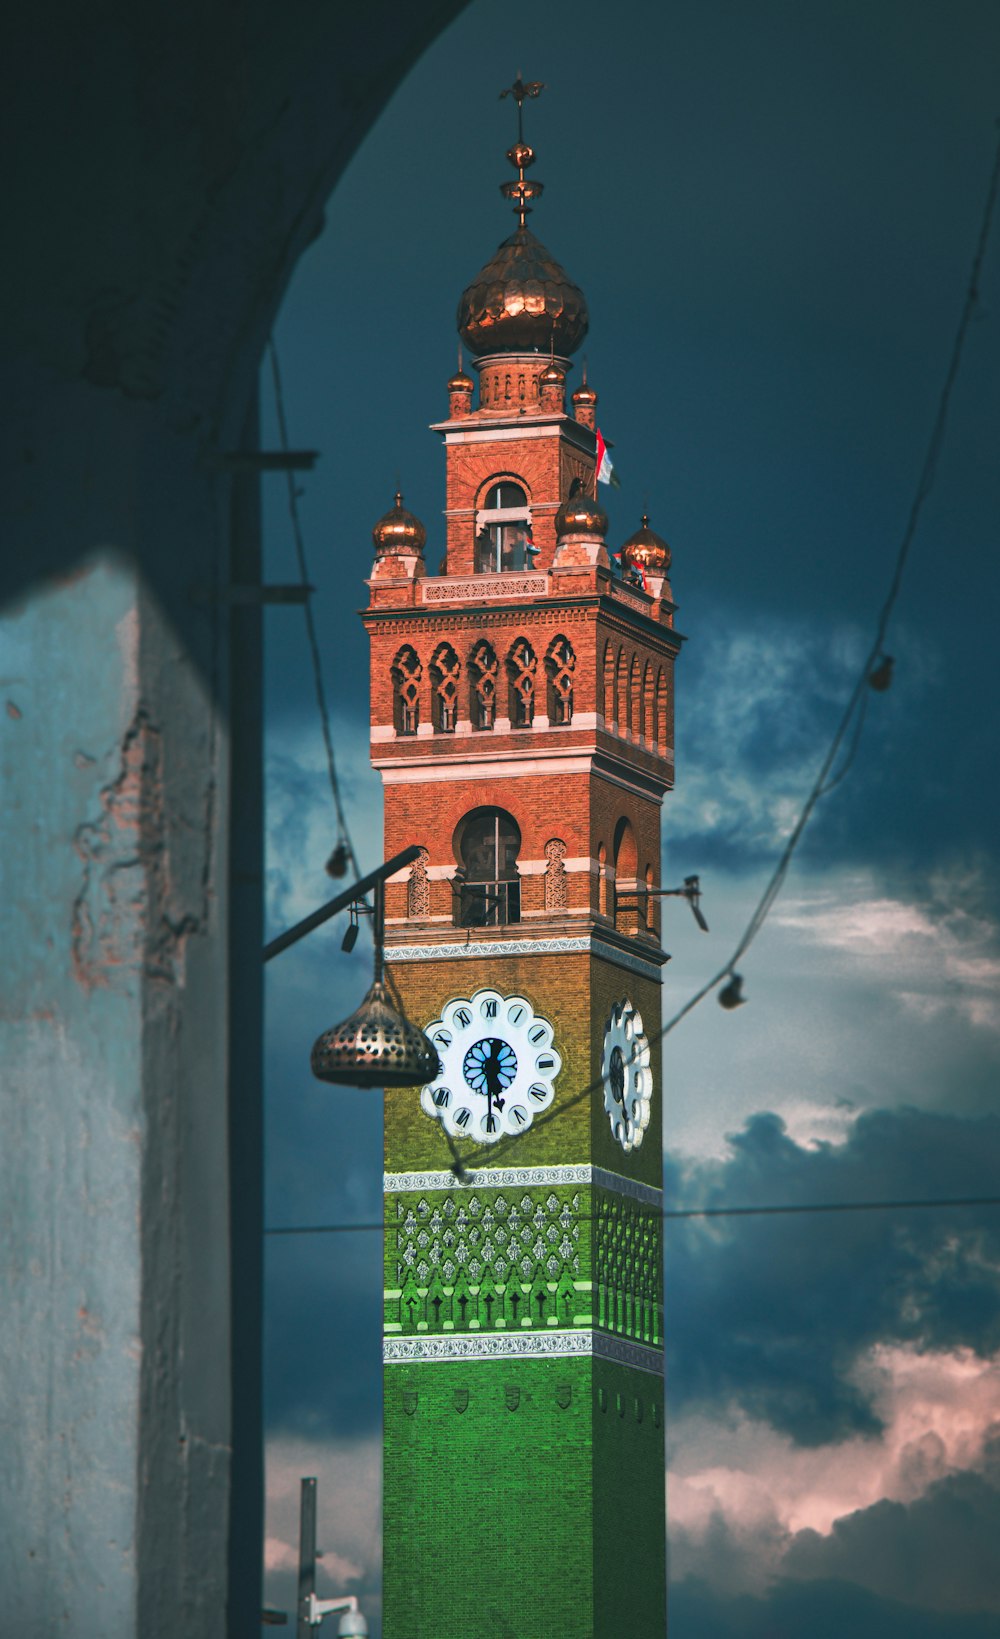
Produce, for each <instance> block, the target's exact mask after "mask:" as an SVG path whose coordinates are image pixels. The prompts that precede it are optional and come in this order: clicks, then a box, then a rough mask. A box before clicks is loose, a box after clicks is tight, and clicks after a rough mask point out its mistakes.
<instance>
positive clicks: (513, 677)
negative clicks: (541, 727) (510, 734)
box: [507, 637, 538, 728]
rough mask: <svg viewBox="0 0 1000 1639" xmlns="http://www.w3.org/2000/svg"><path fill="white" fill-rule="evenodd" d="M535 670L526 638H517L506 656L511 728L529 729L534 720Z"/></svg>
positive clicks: (534, 663)
mask: <svg viewBox="0 0 1000 1639" xmlns="http://www.w3.org/2000/svg"><path fill="white" fill-rule="evenodd" d="M537 669H538V662H537V661H536V659H535V651H534V649H533V648H532V647H531V644H530V643H529V642H528V640H527V638H524V637H519V638H518V640H517V642H516V643H515V644H514V646H513V647H512V649H511V651H510V654H509V655H508V656H507V683H508V693H509V696H510V700H509V710H508V716H509V717H510V721H511V727H512V728H530V727H531V725H532V723H533V722H534V720H535V673H536V671H537Z"/></svg>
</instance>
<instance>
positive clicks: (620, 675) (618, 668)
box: [615, 649, 628, 734]
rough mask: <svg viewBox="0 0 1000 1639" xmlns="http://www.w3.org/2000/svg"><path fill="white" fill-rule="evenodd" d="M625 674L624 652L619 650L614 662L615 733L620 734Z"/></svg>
mask: <svg viewBox="0 0 1000 1639" xmlns="http://www.w3.org/2000/svg"><path fill="white" fill-rule="evenodd" d="M627 686H628V685H627V682H626V672H625V650H624V649H619V650H618V655H617V658H616V660H615V733H616V734H620V733H621V731H622V724H623V722H624V721H625V712H624V711H623V709H622V695H623V694H624V692H625V690H626V688H627Z"/></svg>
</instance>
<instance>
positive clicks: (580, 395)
mask: <svg viewBox="0 0 1000 1639" xmlns="http://www.w3.org/2000/svg"><path fill="white" fill-rule="evenodd" d="M572 397H573V403H574V404H596V403H597V394H596V393H595V392H594V389H593V387H588V386H587V383H586V382H584V383H583V385H582V386H581V387H575V388H574V389H573V394H572Z"/></svg>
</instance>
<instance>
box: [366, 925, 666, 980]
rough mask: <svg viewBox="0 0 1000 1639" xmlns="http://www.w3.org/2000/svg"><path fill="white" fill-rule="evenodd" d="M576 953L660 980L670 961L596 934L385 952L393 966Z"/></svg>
mask: <svg viewBox="0 0 1000 1639" xmlns="http://www.w3.org/2000/svg"><path fill="white" fill-rule="evenodd" d="M574 952H580V953H581V954H582V953H584V952H586V953H587V954H589V955H591V956H597V957H600V959H601V960H602V961H604V962H613V963H614V964H615V966H616V967H622V968H625V969H626V971H627V972H629V973H637V974H638V975H639V976H640V978H643V979H652V980H654V981H655V982H659V978H660V968H661V967H662V966H663V964H664V962H666V961H668V960H669V958H668V956H667V953H666V951H657V952H655V953H654V952H651V953H650V955H649V956H641V955H639V954H637V953H636V952H634V951H631V950H625V949H622V948H621V947H620V946H619V945H617V944H612V943H611V942H610V940H606V939H602V938H601V937H600V935H599V934H593V933H585V934H579V935H570V936H567V937H565V938H551V939H545V938H535V939H490V940H485V939H470V940H469V941H468V942H465V941H463V942H462V943H461V944H448V945H392V944H387V945H386V952H385V955H386V960H387V961H388V962H389V964H390V965H391V964H392V963H393V962H455V961H462V960H464V959H468V958H472V959H475V958H478V957H484V956H487V957H492V958H494V960H499V959H501V958H502V957H504V956H565V955H571V954H573V953H574Z"/></svg>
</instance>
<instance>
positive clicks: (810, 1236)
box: [665, 1109, 1000, 1446]
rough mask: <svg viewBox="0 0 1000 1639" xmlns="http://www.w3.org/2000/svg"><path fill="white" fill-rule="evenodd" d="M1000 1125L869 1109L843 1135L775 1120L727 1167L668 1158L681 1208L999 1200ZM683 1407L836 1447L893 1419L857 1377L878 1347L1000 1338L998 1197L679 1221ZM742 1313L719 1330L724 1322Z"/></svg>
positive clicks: (675, 1274)
mask: <svg viewBox="0 0 1000 1639" xmlns="http://www.w3.org/2000/svg"><path fill="white" fill-rule="evenodd" d="M998 1153H1000V1118H998V1117H995V1116H994V1117H984V1118H982V1119H980V1120H963V1119H961V1118H958V1117H952V1116H946V1115H940V1114H929V1113H927V1112H922V1111H917V1110H906V1109H902V1110H894V1111H888V1110H882V1111H866V1112H864V1113H862V1114H860V1115H859V1116H858V1118H857V1120H856V1122H855V1123H854V1125H853V1126H852V1128H851V1130H850V1132H849V1134H848V1136H847V1138H846V1139H845V1140H844V1142H843V1143H840V1144H831V1143H821V1144H817V1145H814V1146H812V1147H809V1148H803V1147H801V1146H800V1145H798V1144H796V1143H795V1142H794V1141H793V1139H792V1138H791V1137H790V1136H789V1134H788V1132H787V1131H786V1129H785V1126H784V1123H783V1122H782V1121H781V1120H780V1118H778V1117H777V1116H774V1115H767V1114H759V1115H757V1116H754V1117H752V1118H751V1119H750V1120H749V1121H747V1122H746V1124H745V1125H744V1127H743V1128H742V1129H741V1130H740V1131H738V1132H736V1133H734V1134H731V1135H730V1137H729V1155H728V1156H727V1158H726V1159H725V1160H723V1161H719V1162H715V1161H709V1162H700V1163H692V1164H687V1165H685V1164H684V1163H682V1162H680V1161H677V1160H669V1158H668V1167H667V1184H668V1197H667V1198H668V1202H669V1201H677V1202H679V1203H683V1204H685V1205H689V1206H690V1205H704V1206H727V1205H733V1206H735V1205H741V1206H746V1205H794V1204H796V1203H799V1202H801V1203H803V1204H808V1203H810V1202H812V1203H820V1202H831V1203H835V1202H851V1201H857V1202H865V1201H878V1200H890V1201H892V1200H900V1201H907V1200H922V1199H925V1198H926V1197H928V1196H934V1197H938V1198H947V1197H959V1196H966V1195H968V1196H992V1195H993V1194H994V1192H995V1157H996V1155H997V1154H998ZM665 1233H666V1237H667V1239H666V1269H667V1311H668V1315H669V1316H670V1324H669V1325H668V1327H667V1348H668V1362H669V1370H670V1383H671V1396H672V1400H673V1404H674V1407H675V1410H676V1411H677V1412H681V1411H685V1410H694V1409H696V1408H699V1407H700V1408H702V1409H706V1408H707V1409H708V1410H709V1411H710V1412H711V1413H712V1414H713V1415H717V1414H718V1413H719V1412H720V1411H722V1410H724V1409H725V1408H727V1407H735V1408H738V1409H739V1410H740V1411H741V1412H743V1413H744V1414H746V1415H748V1416H750V1417H751V1418H755V1419H760V1420H763V1421H765V1422H768V1423H770V1424H772V1425H773V1427H774V1428H775V1429H777V1430H779V1431H780V1432H781V1433H783V1434H785V1435H787V1436H788V1437H789V1438H790V1439H792V1440H793V1441H794V1442H795V1443H796V1444H798V1445H804V1446H821V1445H824V1444H827V1443H829V1442H831V1441H833V1440H838V1439H843V1438H849V1437H852V1436H855V1435H859V1434H861V1435H865V1436H874V1435H877V1434H878V1433H879V1432H880V1430H881V1428H882V1426H883V1415H882V1412H881V1411H880V1406H879V1397H878V1394H877V1393H876V1392H875V1390H874V1388H873V1385H872V1383H871V1382H870V1381H869V1380H866V1379H864V1378H863V1377H862V1376H859V1375H858V1372H857V1370H856V1366H857V1363H858V1361H859V1360H860V1359H861V1358H862V1357H863V1356H865V1355H866V1353H867V1352H868V1351H869V1350H870V1349H871V1348H872V1347H873V1346H874V1345H876V1344H889V1343H892V1342H896V1343H899V1344H906V1345H912V1346H914V1347H916V1348H919V1349H923V1350H935V1349H937V1350H940V1349H960V1348H968V1349H972V1350H973V1351H975V1352H976V1353H977V1354H979V1355H980V1356H983V1357H985V1356H987V1355H990V1354H992V1353H993V1352H994V1351H995V1350H996V1349H998V1348H1000V1305H998V1302H997V1299H998V1295H1000V1223H998V1218H997V1213H996V1211H995V1209H991V1208H989V1207H982V1208H966V1209H952V1210H950V1211H946V1210H941V1211H917V1210H914V1211H910V1212H895V1211H894V1212H884V1213H883V1212H856V1213H855V1212H849V1213H839V1214H826V1213H824V1214H816V1215H809V1216H806V1215H803V1216H802V1217H795V1216H785V1215H776V1216H763V1217H755V1218H735V1219H729V1220H726V1219H717V1220H709V1221H698V1220H693V1221H678V1222H674V1223H668V1227H667V1228H666V1231H665ZM721 1316H724V1317H725V1324H720V1317H721Z"/></svg>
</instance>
